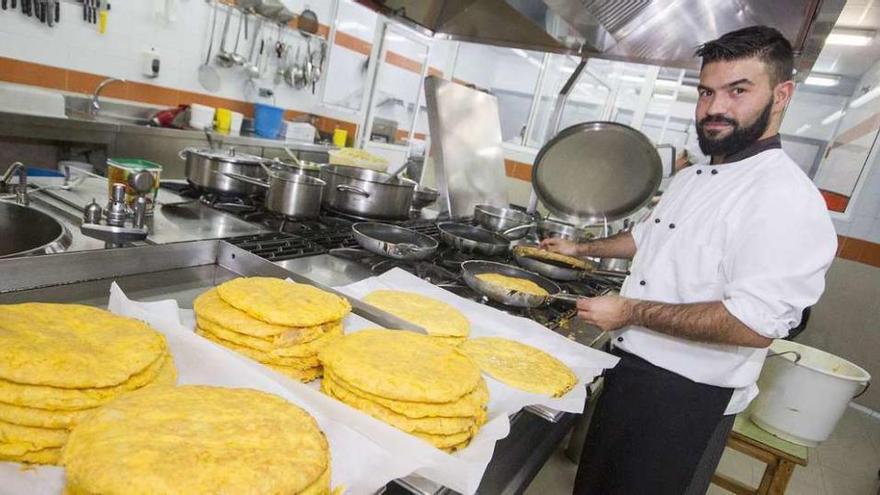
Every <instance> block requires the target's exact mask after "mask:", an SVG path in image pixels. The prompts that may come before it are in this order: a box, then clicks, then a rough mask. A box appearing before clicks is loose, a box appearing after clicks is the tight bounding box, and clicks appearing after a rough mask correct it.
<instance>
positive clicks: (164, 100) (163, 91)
mask: <svg viewBox="0 0 880 495" xmlns="http://www.w3.org/2000/svg"><path fill="white" fill-rule="evenodd" d="M105 77H106V76H102V75H99V74H91V73H88V72H80V71H76V70H68V69H62V68H59V67H51V66H48V65H42V64H36V63H33V62H27V61H24V60H16V59H13V58H7V57H0V81H5V82H11V83H17V84H26V85H30V86H37V87H41V88H49V89H57V90H62V91H71V92H74V93H83V94H91V93H92V91H94V89H95V86H97V85H98V83H99V82H101V81H102V80H104V79H105ZM102 94H104V95H105V96H108V97H111V98H119V99H121V100H130V101H137V102H140V103H148V104H151V105H159V106H168V107H174V106H177V105H184V104H189V103H201V104H202V105H208V106H212V107H215V108H228V109H230V110H233V111H236V112H240V113H243V114H244V115H245V116H247V117H252V116H253V114H254V105H253V103H249V102H246V101H241V100H234V99H231V98H222V97H219V96H213V95H208V94H204V93H194V92H191V91H184V90H178V89H174V88H166V87H163V86H156V85H154V84H146V83H141V82H136V81H129V82H126V83H124V84H112V85H110V86H107V88H106V89H105V90H104V92H103V93H102ZM289 112H290V113H289V114H290V115H292V116H296V115H301V114H302V113H303V112H300V111H298V110H295V109H290V110H289ZM317 117H318V119H317V120H318V129H319V130H320V131H322V132H325V133H327V132H333V130H334V129H336V128H340V129H345V130H347V131H348V136H349V146H350V145H351V143H353V142H354V141H353V140H354V136H355V135H357V124H355V123H354V122H348V121H344V120H339V119H335V118H332V117H325V116H321V115H318V116H317Z"/></svg>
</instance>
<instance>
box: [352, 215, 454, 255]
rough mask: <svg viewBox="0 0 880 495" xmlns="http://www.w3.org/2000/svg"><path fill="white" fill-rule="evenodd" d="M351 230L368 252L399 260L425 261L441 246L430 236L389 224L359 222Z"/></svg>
mask: <svg viewBox="0 0 880 495" xmlns="http://www.w3.org/2000/svg"><path fill="white" fill-rule="evenodd" d="M351 230H352V232H353V233H354V238H355V240H356V241H357V242H358V244H360V245H361V247H363V248H364V249H366V250H367V251H370V252H373V253H376V254H378V255H380V256H387V257H389V258H394V259H397V260H406V261H419V260H424V259H427V258H430V257H431V256H433V255H434V253H436V252H437V247H438V246H439V243H438V242H437V240H436V239H434V238H432V237H430V236H427V235H425V234H422V233H419V232H416V231H414V230H410V229H405V228H403V227H398V226H397V225H390V224H387V223H379V222H358V223H356V224H354V225H352V226H351Z"/></svg>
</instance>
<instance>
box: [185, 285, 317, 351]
mask: <svg viewBox="0 0 880 495" xmlns="http://www.w3.org/2000/svg"><path fill="white" fill-rule="evenodd" d="M193 311H195V313H196V316H197V317H199V318H201V319H204V320H208V321H210V322H212V323H214V324H217V325H222V326H223V327H224V328H227V329H229V330H231V331H233V332H237V333H240V334H244V335H250V336H253V337H261V338H265V339H266V340H267V341H268V342H271V343H272V344H275V345H296V344H304V343H306V342H311V341H312V340H315V339H317V338H318V337H320V336H322V335H324V332H325V331H326V328H324V326H323V325H317V326H312V327H285V326H279V325H272V324H271V323H266V322H264V321H261V320H258V319H256V318H253V317H251V316H250V315H248V314H247V313H245V312H244V311H241V310H239V309H236V308H234V307H232V306H230V305H229V304H227V303H225V302H224V301H223V299H221V298H220V295H219V293H218V292H217V289H216V288H214V289H211V290H208V291H206V292H203V293H202V294H200V295H199V296H198V297H197V298H196V299H195V301H193Z"/></svg>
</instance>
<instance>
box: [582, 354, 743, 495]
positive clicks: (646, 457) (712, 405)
mask: <svg viewBox="0 0 880 495" xmlns="http://www.w3.org/2000/svg"><path fill="white" fill-rule="evenodd" d="M614 354H616V355H618V356H620V358H621V360H620V363H618V365H617V366H616V367H614V368H612V369H610V370H607V371H606V372H605V375H604V376H605V383H604V387H603V390H602V395H601V396H600V397H599V399H598V400H599V403H598V404H597V405H596V411H595V413H594V414H593V418H592V422H591V423H590V429H589V431H588V433H587V439H586V442H585V443H584V451H583V455H582V457H581V463H580V466H579V467H578V472H577V478H576V479H575V484H574V493H575V495H642V494H645V495H681V494H683V493H685V492H686V491H687V489H688V486H689V485H690V483H691V478H693V476H694V472H695V471H696V469H697V465H698V464H699V463H700V459H701V457H702V456H703V452H704V451H705V450H706V447H707V446H708V444H709V439H710V438H711V437H712V434H713V432H715V429H716V427H717V426H718V425H719V423H720V422H721V420H722V418H723V416H724V411H725V409H726V408H727V405H728V403H729V402H730V397H731V395H732V394H733V389H730V388H722V387H716V386H713V385H705V384H701V383H697V382H694V381H693V380H690V379H688V378H685V377H683V376H681V375H678V374H676V373H673V372H671V371H668V370H665V369H663V368H660V367H658V366H654V365H653V364H651V363H649V362H647V361H645V360H644V359H641V358H639V357H637V356H634V355H632V354H629V353H627V352H624V351H621V350H620V349H615V350H614ZM716 462H717V461H716Z"/></svg>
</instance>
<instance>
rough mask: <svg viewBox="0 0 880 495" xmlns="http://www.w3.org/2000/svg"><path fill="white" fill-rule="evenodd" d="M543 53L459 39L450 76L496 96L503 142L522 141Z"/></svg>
mask: <svg viewBox="0 0 880 495" xmlns="http://www.w3.org/2000/svg"><path fill="white" fill-rule="evenodd" d="M543 59H544V54H543V53H538V52H530V51H526V50H521V49H519V48H501V47H496V46H489V45H478V44H473V43H461V44H460V47H459V50H458V57H457V59H456V62H455V68H454V70H453V74H452V75H453V80H454V81H457V82H461V83H464V84H473V85H475V86H477V87H479V88H482V89H487V90H489V91H490V92H491V93H492V94H494V95H495V96H496V97H497V98H498V113H499V114H500V117H501V136H502V139H503V140H504V142H509V143H516V144H521V143H522V142H523V137H524V134H525V130H526V125H527V124H528V121H529V112H530V111H531V108H532V99H533V98H534V95H535V88H536V86H537V84H538V76H539V75H540V73H541V64H542V61H543Z"/></svg>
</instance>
